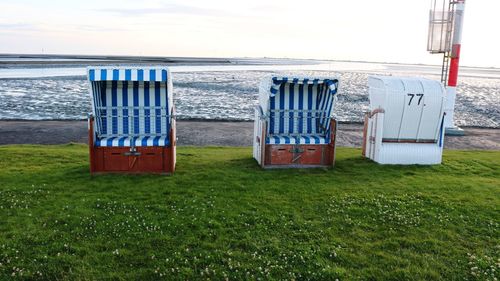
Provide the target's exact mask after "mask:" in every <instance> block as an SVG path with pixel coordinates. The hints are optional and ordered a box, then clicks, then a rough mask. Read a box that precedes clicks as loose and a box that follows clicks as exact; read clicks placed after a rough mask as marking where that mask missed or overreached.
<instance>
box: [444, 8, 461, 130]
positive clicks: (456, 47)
mask: <svg viewBox="0 0 500 281" xmlns="http://www.w3.org/2000/svg"><path fill="white" fill-rule="evenodd" d="M452 1H453V0H452ZM464 9H465V0H456V4H455V16H454V18H455V22H454V23H453V40H452V47H451V59H450V72H449V75H448V87H447V88H446V106H445V112H446V116H445V121H444V125H445V128H450V129H451V128H455V125H454V116H453V115H454V111H455V98H456V95H457V78H458V63H459V60H460V46H461V42H462V27H463V20H464Z"/></svg>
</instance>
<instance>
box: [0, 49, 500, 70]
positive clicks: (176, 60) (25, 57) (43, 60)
mask: <svg viewBox="0 0 500 281" xmlns="http://www.w3.org/2000/svg"><path fill="white" fill-rule="evenodd" d="M2 59H4V60H2ZM5 59H8V61H5ZM15 59H18V60H17V61H16V60H15ZM36 59H39V60H38V61H37V60H36ZM263 61H267V63H266V64H276V63H278V64H279V62H286V63H289V64H316V63H317V64H320V63H329V62H339V63H342V62H347V63H376V64H391V65H412V66H422V67H428V66H431V67H436V66H439V67H440V66H441V65H438V64H423V63H406V62H390V61H385V62H384V61H362V60H341V59H339V60H333V59H313V58H304V59H299V58H269V57H263V58H259V57H255V58H253V57H239V58H237V57H235V58H231V57H226V58H224V57H170V56H127V55H66V54H5V53H4V54H1V53H0V68H1V67H2V66H5V65H9V64H10V65H46V64H54V65H60V66H62V65H68V66H75V65H79V64H85V65H88V63H89V62H91V63H93V64H152V63H162V64H168V65H190V64H204V65H210V64H213V65H234V64H239V65H242V64H243V65H254V64H262V62H263ZM461 67H462V68H471V69H487V70H493V71H495V70H500V68H499V67H494V66H467V65H463V66H461Z"/></svg>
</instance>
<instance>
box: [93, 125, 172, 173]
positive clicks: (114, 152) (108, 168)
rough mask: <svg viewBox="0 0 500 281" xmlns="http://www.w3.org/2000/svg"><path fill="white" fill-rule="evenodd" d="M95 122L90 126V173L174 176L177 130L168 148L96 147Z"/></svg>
mask: <svg viewBox="0 0 500 281" xmlns="http://www.w3.org/2000/svg"><path fill="white" fill-rule="evenodd" d="M92 121H93V120H91V122H90V126H89V153H90V173H91V174H99V173H137V174H140V173H149V174H173V173H174V170H175V145H176V143H175V134H174V133H175V129H172V132H171V134H170V135H171V136H172V137H171V142H170V143H171V145H170V146H168V147H160V146H154V147H135V148H134V149H131V148H130V147H95V146H94V141H93V139H94V138H93V128H92V127H93V124H92V123H93V122H92Z"/></svg>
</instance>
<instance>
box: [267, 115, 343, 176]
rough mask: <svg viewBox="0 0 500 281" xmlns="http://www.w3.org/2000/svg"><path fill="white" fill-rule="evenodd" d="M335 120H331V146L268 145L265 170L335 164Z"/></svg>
mask: <svg viewBox="0 0 500 281" xmlns="http://www.w3.org/2000/svg"><path fill="white" fill-rule="evenodd" d="M336 125H337V122H336V121H335V119H332V120H331V123H330V126H331V135H330V140H331V143H329V144H266V145H265V149H264V150H263V155H264V157H263V165H262V167H263V168H318V167H331V166H333V165H334V164H335V141H336V138H335V136H336Z"/></svg>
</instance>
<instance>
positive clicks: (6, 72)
mask: <svg viewBox="0 0 500 281" xmlns="http://www.w3.org/2000/svg"><path fill="white" fill-rule="evenodd" d="M170 68H171V70H172V72H173V78H174V79H173V81H174V100H175V106H176V111H177V115H178V118H179V119H202V120H238V121H245V120H247V121H248V120H252V119H253V112H254V106H255V105H256V104H257V95H258V85H259V82H260V80H261V79H262V78H264V77H270V76H273V75H292V76H293V75H300V76H310V77H315V76H321V77H338V78H339V79H340V91H339V94H338V102H337V105H336V107H335V115H336V117H337V119H338V120H340V121H346V122H361V121H362V120H363V114H364V112H365V111H366V110H367V108H368V88H367V78H368V76H369V75H398V76H418V77H426V78H430V79H435V80H439V79H440V67H439V66H425V65H404V64H387V63H364V62H327V63H312V64H304V65H296V64H295V65H287V64H286V63H285V64H262V65H204V66H195V65H184V66H172V67H170ZM85 79H86V77H85V67H82V66H77V67H54V66H47V67H11V68H4V69H0V119H3V120H5V119H23V120H47V119H48V120H60V119H62V120H72V119H85V118H86V116H87V114H88V113H89V112H91V108H90V95H89V92H88V84H87V81H86V80H85ZM457 91H458V93H457V100H456V108H455V118H456V123H457V125H459V126H480V127H493V128H498V127H500V106H499V103H500V69H494V68H462V69H461V72H460V78H459V86H458V88H457Z"/></svg>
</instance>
